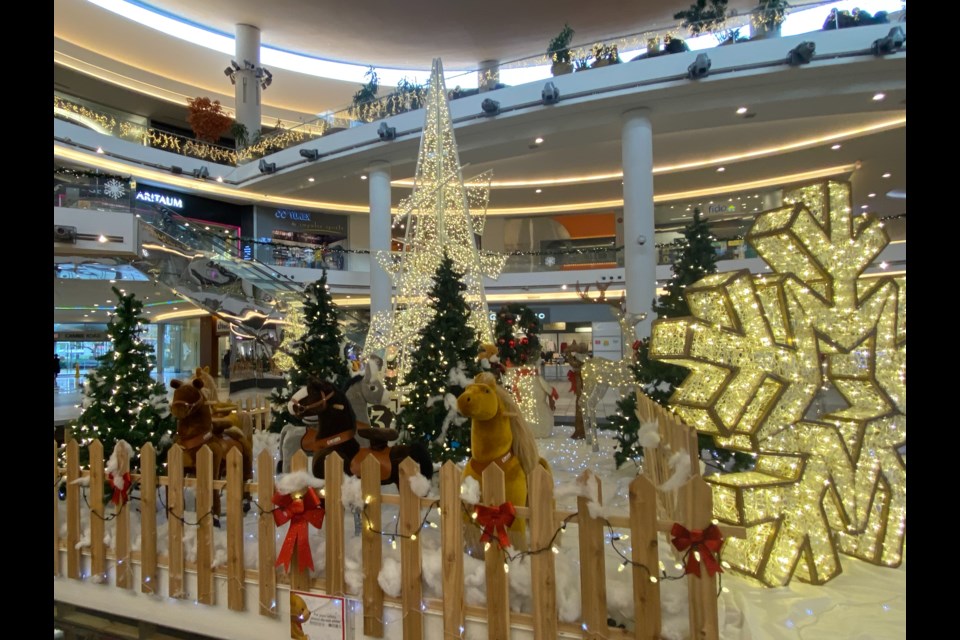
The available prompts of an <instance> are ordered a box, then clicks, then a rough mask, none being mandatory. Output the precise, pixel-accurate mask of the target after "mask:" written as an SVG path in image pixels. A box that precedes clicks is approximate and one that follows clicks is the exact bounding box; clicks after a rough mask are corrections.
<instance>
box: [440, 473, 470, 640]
mask: <svg viewBox="0 0 960 640" xmlns="http://www.w3.org/2000/svg"><path fill="white" fill-rule="evenodd" d="M461 475H462V474H461V472H460V469H458V468H457V466H456V465H455V464H453V463H452V462H451V461H449V460H447V461H446V462H445V463H443V466H442V467H441V468H440V534H441V543H440V544H441V549H440V552H441V554H442V556H441V557H442V558H443V635H444V637H445V638H460V637H463V629H464V611H463V508H462V507H461V505H462V504H463V503H462V502H461V501H460V478H461Z"/></svg>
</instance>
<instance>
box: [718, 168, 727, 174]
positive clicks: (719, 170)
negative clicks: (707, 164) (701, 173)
mask: <svg viewBox="0 0 960 640" xmlns="http://www.w3.org/2000/svg"><path fill="white" fill-rule="evenodd" d="M726 170H727V168H726V167H717V173H723V172H724V171H726Z"/></svg>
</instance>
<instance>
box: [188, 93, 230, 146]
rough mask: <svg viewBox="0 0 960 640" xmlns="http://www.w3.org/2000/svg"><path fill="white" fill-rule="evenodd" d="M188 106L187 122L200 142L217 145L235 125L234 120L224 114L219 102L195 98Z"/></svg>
mask: <svg viewBox="0 0 960 640" xmlns="http://www.w3.org/2000/svg"><path fill="white" fill-rule="evenodd" d="M187 105H188V107H187V110H188V111H189V113H188V115H187V122H188V123H190V128H191V129H193V135H195V136H196V137H197V139H198V140H204V141H206V142H214V143H216V142H218V141H219V140H220V137H221V136H222V135H223V134H225V133H226V132H227V131H229V130H230V126H231V125H232V124H233V118H231V117H230V116H228V115H227V114H226V113H224V111H223V107H222V106H221V105H220V101H219V100H210V98H193V99H192V100H189V101H188V102H187Z"/></svg>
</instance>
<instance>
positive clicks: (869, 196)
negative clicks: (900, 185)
mask: <svg viewBox="0 0 960 640" xmlns="http://www.w3.org/2000/svg"><path fill="white" fill-rule="evenodd" d="M867 197H868V198H876V197H877V194H875V193H868V194H867Z"/></svg>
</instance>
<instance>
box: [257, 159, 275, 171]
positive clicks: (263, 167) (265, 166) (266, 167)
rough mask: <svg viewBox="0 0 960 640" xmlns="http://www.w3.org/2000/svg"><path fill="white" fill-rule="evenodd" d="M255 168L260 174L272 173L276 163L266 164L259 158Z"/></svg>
mask: <svg viewBox="0 0 960 640" xmlns="http://www.w3.org/2000/svg"><path fill="white" fill-rule="evenodd" d="M257 166H258V167H259V168H260V173H274V172H275V171H276V170H277V163H276V162H267V161H266V160H265V159H263V158H260V164H259V165H257Z"/></svg>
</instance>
